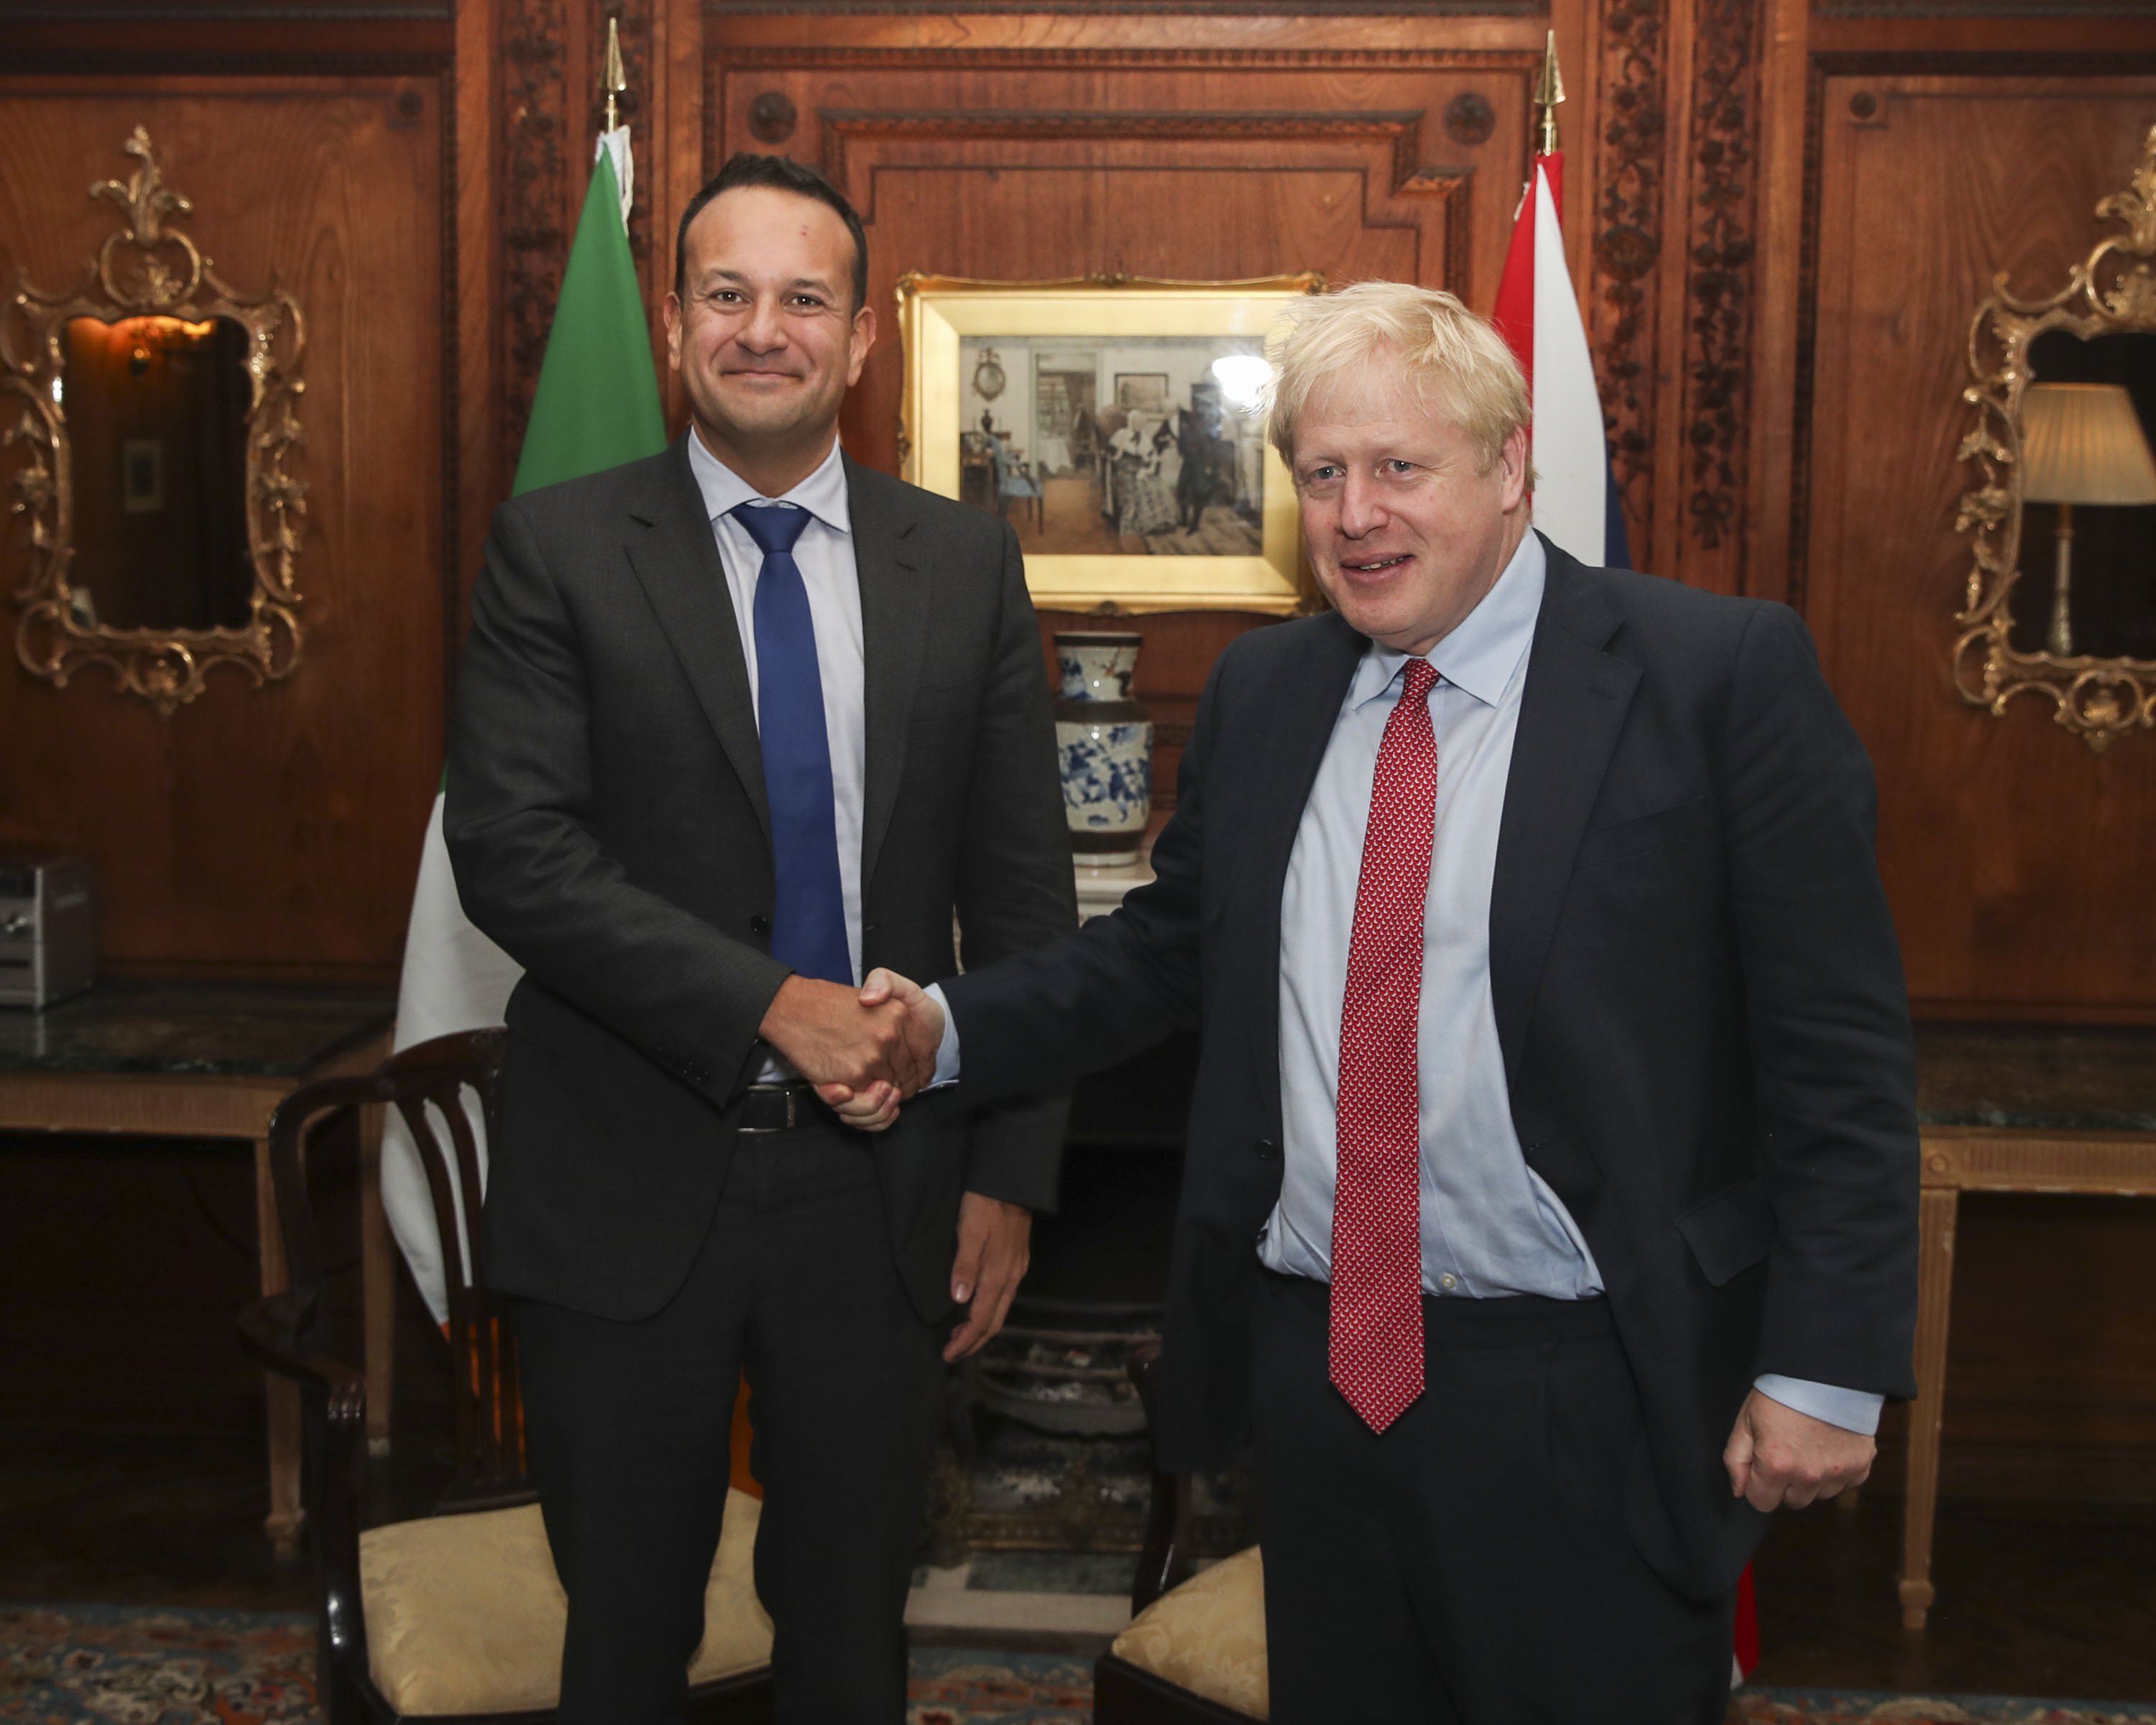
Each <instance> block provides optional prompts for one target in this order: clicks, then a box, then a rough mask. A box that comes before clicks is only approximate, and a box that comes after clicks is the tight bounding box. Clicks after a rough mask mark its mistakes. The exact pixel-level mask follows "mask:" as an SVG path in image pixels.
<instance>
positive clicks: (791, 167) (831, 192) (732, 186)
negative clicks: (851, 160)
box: [674, 150, 869, 311]
mask: <svg viewBox="0 0 2156 1725" xmlns="http://www.w3.org/2000/svg"><path fill="white" fill-rule="evenodd" d="M743 186H769V187H772V188H773V190H774V191H779V192H791V193H793V194H794V195H795V196H796V197H798V198H814V200H815V201H816V202H817V203H820V204H824V205H826V206H828V207H829V208H832V209H834V210H836V211H837V212H838V213H839V220H840V221H842V222H844V223H845V224H846V232H847V233H849V234H851V235H853V237H854V310H855V311H860V309H861V307H862V306H864V305H867V304H868V302H869V237H868V234H866V233H865V232H864V231H863V229H862V227H861V218H860V217H859V216H857V215H855V213H854V207H853V205H851V204H850V203H847V202H846V194H845V193H843V192H841V191H840V190H839V188H838V187H836V186H834V185H833V184H832V183H831V182H829V180H827V179H825V178H824V176H823V175H822V174H820V173H819V172H817V171H816V170H815V169H814V168H813V167H809V166H808V163H807V162H796V161H795V160H794V159H793V157H791V156H759V155H757V153H756V152H755V151H753V150H737V151H734V153H733V154H732V155H731V156H730V157H727V158H726V166H725V167H722V168H721V169H720V170H719V173H718V177H717V178H716V179H715V180H712V181H711V182H710V183H709V184H707V185H706V187H704V189H703V190H702V191H701V192H699V193H697V194H696V196H695V197H694V198H690V200H689V207H688V208H686V209H685V210H683V211H682V212H681V225H680V228H678V229H676V230H675V235H674V296H675V298H676V299H677V300H678V299H686V298H687V297H688V280H689V224H690V223H691V222H693V221H695V220H696V218H697V217H698V216H700V215H701V214H702V213H703V210H704V206H705V205H706V204H707V203H710V202H711V200H712V199H713V198H718V197H721V196H722V195H723V194H725V193H728V192H733V191H737V190H738V189H739V188H740V187H743Z"/></svg>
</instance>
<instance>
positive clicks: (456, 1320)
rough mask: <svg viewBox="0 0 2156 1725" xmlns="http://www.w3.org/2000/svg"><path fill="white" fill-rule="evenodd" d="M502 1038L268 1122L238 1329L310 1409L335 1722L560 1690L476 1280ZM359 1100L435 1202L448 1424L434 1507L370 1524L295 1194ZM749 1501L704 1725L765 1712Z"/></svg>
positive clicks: (541, 1534) (722, 1566)
mask: <svg viewBox="0 0 2156 1725" xmlns="http://www.w3.org/2000/svg"><path fill="white" fill-rule="evenodd" d="M505 1039H506V1033H505V1032H503V1031H500V1030H480V1031H473V1032H469V1033H467V1034H463V1035H457V1036H444V1037H441V1038H439V1039H438V1040H434V1041H432V1042H425V1043H421V1044H420V1045H418V1046H417V1047H414V1048H409V1049H407V1050H404V1051H403V1053H402V1054H399V1055H394V1056H393V1057H392V1058H391V1059H390V1060H388V1061H387V1062H386V1063H385V1064H384V1065H382V1066H381V1067H379V1068H377V1070H375V1071H374V1072H373V1073H372V1075H370V1076H365V1077H357V1078H333V1079H325V1080H323V1081H321V1082H319V1083H316V1084H310V1085H306V1086H302V1087H301V1088H300V1089H299V1090H297V1091H294V1092H293V1093H292V1095H290V1096H288V1097H286V1098H285V1101H283V1102H282V1103H281V1104H280V1106H279V1107H278V1109H277V1111H276V1113H275V1115H274V1116H273V1117H271V1120H270V1124H269V1140H270V1148H269V1156H270V1165H271V1169H272V1173H273V1178H274V1180H275V1194H276V1203H277V1220H278V1225H279V1227H280V1230H281V1232H282V1234H283V1236H284V1243H285V1260H286V1263H287V1265H288V1266H289V1268H290V1281H291V1286H290V1291H289V1292H286V1293H283V1294H278V1295H274V1296H269V1297H268V1298H265V1299H263V1300H259V1301H256V1302H255V1303H254V1305H252V1306H250V1307H248V1308H247V1310H246V1311H245V1312H243V1313H242V1314H241V1315H240V1319H239V1332H240V1338H241V1341H242V1343H243V1344H244V1346H245V1347H246V1348H247V1349H248V1351H249V1353H253V1354H254V1355H255V1356H256V1357H257V1358H259V1359H260V1360H262V1362H263V1363H264V1364H265V1365H266V1366H268V1367H269V1369H270V1370H271V1371H273V1372H277V1373H281V1374H282V1375H283V1376H285V1377H286V1378H291V1379H292V1380H294V1381H295V1383H297V1384H298V1385H299V1386H300V1394H301V1398H302V1401H303V1404H304V1406H305V1410H306V1428H307V1440H308V1445H307V1457H308V1464H309V1465H308V1469H307V1481H306V1493H305V1502H306V1511H307V1521H306V1526H307V1529H308V1532H309V1533H310V1535H311V1540H312V1543H313V1548H314V1555H315V1560H316V1566H317V1571H318V1574H319V1579H320V1594H321V1631H320V1639H319V1641H318V1655H317V1660H318V1662H317V1675H316V1687H317V1690H318V1692H319V1694H320V1698H321V1707H322V1711H323V1713H324V1715H325V1716H326V1718H327V1719H328V1721H329V1722H330V1725H362V1722H364V1725H387V1722H390V1721H404V1720H410V1721H428V1722H432V1725H482V1722H483V1725H540V1722H542V1721H545V1720H547V1719H550V1718H551V1717H552V1711H553V1708H554V1706H555V1703H556V1702H557V1699H558V1696H559V1679H560V1672H561V1660H562V1635H563V1631H564V1628H565V1625H566V1623H567V1601H566V1599H564V1597H563V1594H562V1587H561V1584H560V1582H559V1581H558V1580H557V1579H556V1577H555V1574H554V1567H553V1563H552V1559H551V1558H550V1557H549V1555H548V1553H547V1535H546V1529H545V1527H544V1526H543V1525H542V1522H541V1520H540V1515H539V1505H538V1501H537V1497H536V1494H535V1493H534V1492H533V1491H532V1490H531V1483H530V1481H529V1478H528V1476H527V1475H526V1457H525V1446H524V1430H523V1418H522V1410H521V1404H520V1402H519V1400H518V1394H517V1373H516V1341H515V1337H513V1336H512V1334H511V1331H510V1327H509V1322H508V1318H507V1315H506V1311H505V1310H504V1305H503V1302H502V1301H500V1298H499V1297H498V1296H495V1294H493V1293H492V1292H491V1291H489V1289H488V1287H487V1286H486V1271H485V1250H484V1247H483V1243H482V1241H481V1240H480V1235H479V1230H478V1228H477V1225H476V1224H477V1221H478V1217H479V1214H480V1162H479V1156H478V1153H477V1144H476V1142H475V1134H474V1132H473V1130H472V1118H471V1117H470V1115H469V1114H468V1113H467V1111H466V1106H465V1099H466V1098H467V1097H470V1098H471V1099H473V1101H475V1103H476V1105H477V1107H478V1110H479V1117H480V1120H481V1121H482V1122H484V1124H485V1128H486V1132H487V1135H488V1142H490V1143H491V1144H495V1145H497V1146H498V1145H499V1143H500V1140H499V1138H498V1137H495V1106H494V1102H495V1080H496V1077H497V1075H498V1074H499V1072H500V1065H501V1058H502V1051H503V1047H504V1043H505ZM367 1106H386V1107H393V1108H395V1109H396V1110H397V1111H398V1113H399V1114H400V1115H401V1116H402V1117H403V1120H404V1122H405V1124H406V1125H407V1126H408V1127H410V1129H411V1133H412V1138H413V1143H414V1144H415V1145H416V1146H417V1147H418V1152H419V1157H420V1161H421V1163H422V1165H423V1168H424V1169H425V1171H426V1176H427V1182H428V1186H429V1190H430V1191H431V1193H432V1194H433V1197H434V1214H435V1217H436V1219H437V1224H438V1225H439V1228H440V1230H441V1236H442V1254H441V1261H442V1265H443V1267H444V1274H445V1276H446V1277H447V1279H448V1283H449V1324H448V1335H447V1341H448V1345H449V1358H450V1362H451V1370H450V1378H451V1381H452V1385H453V1389H452V1400H453V1408H454V1422H455V1423H454V1435H455V1457H456V1472H455V1476H454V1480H453V1481H452V1483H451V1484H450V1486H449V1488H448V1490H447V1491H445V1492H444V1497H443V1500H442V1502H441V1503H440V1505H439V1507H438V1509H437V1512H435V1513H434V1515H432V1516H429V1517H423V1518H421V1519H418V1520H416V1521H405V1522H390V1523H388V1524H385V1525H382V1526H377V1527H364V1526H362V1512H361V1503H362V1491H361V1469H362V1466H363V1461H362V1456H363V1454H364V1450H365V1443H364V1418H365V1409H366V1380H365V1378H363V1377H362V1374H361V1373H360V1372H359V1371H358V1370H357V1368H355V1367H354V1366H352V1364H350V1363H347V1362H346V1361H344V1360H341V1359H339V1358H334V1357H332V1356H331V1355H330V1354H329V1353H325V1352H323V1351H321V1349H322V1343H321V1330H322V1327H323V1325H322V1317H323V1303H322V1254H321V1242H320V1240H319V1237H318V1234H317V1230H316V1222H315V1213H314V1209H313V1206H312V1204H311V1202H310V1199H309V1196H308V1189H307V1181H308V1178H309V1176H310V1174H312V1175H314V1176H316V1177H317V1178H319V1177H321V1175H322V1174H323V1173H325V1172H326V1170H325V1168H323V1167H322V1165H321V1164H322V1163H325V1162H326V1160H327V1159H328V1158H329V1154H330V1152H331V1147H332V1146H333V1145H335V1144H336V1143H338V1142H341V1138H340V1136H339V1135H335V1134H322V1133H314V1134H312V1136H311V1134H310V1128H311V1127H315V1126H316V1125H318V1124H321V1123H323V1122H326V1121H328V1120H330V1119H331V1118H332V1117H336V1116H338V1115H340V1114H344V1113H348V1112H349V1111H352V1110H353V1109H356V1108H361V1107H367ZM342 1137H344V1138H356V1137H357V1134H345V1135H342ZM310 1162H312V1163H314V1164H315V1165H314V1166H313V1167H310V1166H309V1163H310ZM460 1219H464V1220H469V1222H470V1224H472V1225H470V1227H466V1226H465V1225H463V1221H462V1220H460ZM761 1509H762V1504H761V1503H760V1502H758V1501H757V1499H756V1498H754V1497H750V1496H748V1495H747V1494H746V1493H743V1492H740V1491H736V1492H734V1493H733V1494H732V1496H731V1498H730V1499H729V1501H728V1502H727V1505H726V1522H725V1527H726V1532H725V1535H724V1538H722V1539H721V1542H720V1545H719V1551H718V1557H717V1560H716V1563H714V1564H713V1566H712V1569H711V1582H710V1584H709V1587H708V1589H706V1594H705V1598H704V1640H703V1645H702V1646H701V1647H700V1648H699V1649H698V1651H697V1653H696V1659H695V1660H694V1661H693V1662H692V1664H691V1666H690V1674H689V1675H690V1707H689V1717H690V1719H691V1720H692V1721H696V1722H698V1725H751V1722H757V1725H762V1722H766V1721H768V1720H769V1719H770V1717H771V1716H772V1715H771V1687H770V1657H771V1623H770V1620H769V1619H767V1617H766V1616H765V1615H763V1611H762V1608H761V1607H760V1606H759V1605H758V1604H757V1599H756V1591H755V1587H754V1585H753V1583H752V1578H751V1573H750V1559H751V1554H752V1551H753V1549H754V1546H755V1543H756V1524H757V1515H758V1512H760V1511H761Z"/></svg>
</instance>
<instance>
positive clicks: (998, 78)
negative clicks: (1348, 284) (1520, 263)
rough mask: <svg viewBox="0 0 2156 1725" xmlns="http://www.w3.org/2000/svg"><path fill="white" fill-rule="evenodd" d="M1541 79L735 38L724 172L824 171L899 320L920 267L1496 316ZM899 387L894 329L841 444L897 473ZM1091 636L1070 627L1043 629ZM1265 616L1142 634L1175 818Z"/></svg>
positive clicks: (1364, 59)
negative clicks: (1391, 292)
mask: <svg viewBox="0 0 2156 1725" xmlns="http://www.w3.org/2000/svg"><path fill="white" fill-rule="evenodd" d="M1538 64H1539V57H1538V55H1537V54H1535V53H1534V52H1533V51H1532V49H1528V48H1527V46H1526V44H1524V43H1522V44H1520V45H1517V46H1503V45H1493V46H1491V47H1487V48H1485V49H1481V50H1479V51H1477V50H1445V49H1428V48H1424V49H1403V50H1400V51H1395V52H1391V53H1383V54H1379V53H1373V52H1357V51H1354V50H1352V49H1349V50H1342V49H1296V48H1276V49H1247V50H1243V51H1240V52H1232V51H1221V50H1218V49H1210V48H1199V47H1196V46H1193V47H1192V48H1190V49H1183V50H1178V49H1173V48H1154V49H1134V48H1129V47H1121V48H1118V47H1112V46H1111V47H1104V48H1102V49H1099V50H1098V51H1093V52H1083V51H1080V50H1077V49H1071V48H1069V47H1067V46H1065V45H1063V44H1057V45H1056V46H1054V47H1042V48H1038V49H1025V48H1023V47H998V48H983V49H973V50H963V49H962V50H958V51H944V52H940V53H939V52H932V51H924V50H921V49H895V48H890V47H879V46H860V47H855V48H851V49H847V48H839V47H832V46H828V45H810V44H806V43H803V44H800V45H798V46H795V47H787V46H784V45H773V44H769V43H762V44H756V45H749V46H737V45H732V44H728V43H726V42H725V41H723V40H721V41H717V42H715V43H714V44H713V46H712V49H711V55H710V60H709V65H710V71H709V75H708V79H707V99H706V113H705V123H706V140H707V141H706V165H707V167H710V168H711V169H712V170H714V171H716V167H717V166H718V165H719V163H721V162H723V161H724V159H725V157H726V156H727V155H728V154H730V153H731V151H734V150H737V149H756V150H767V149H772V148H774V147H776V148H781V149H783V150H785V151H788V153H790V154H793V155H794V156H796V157H802V158H803V159H805V160H809V161H814V162H818V163H819V165H820V166H821V167H823V168H824V170H825V172H828V173H829V174H830V176H831V177H832V178H833V179H834V181H835V182H837V183H838V184H839V186H840V187H842V188H843V189H844V191H845V192H846V193H847V195H848V197H849V198H851V199H852V200H853V201H854V203H855V205H856V206H857V207H858V208H859V209H860V212H861V216H862V219H863V221H864V223H865V225H866V228H867V230H868V235H869V248H870V303H871V304H873V305H875V307H876V309H877V311H878V313H879V315H880V316H884V317H885V318H886V320H888V319H889V317H890V312H891V307H892V305H893V290H894V287H895V285H896V280H897V278H898V276H899V275H901V274H902V273H903V272H905V271H907V270H923V271H927V272H931V273H934V274H939V275H961V276H973V277H982V278H987V279H989V280H1050V279H1054V278H1057V277H1066V276H1078V275H1100V274H1122V275H1151V276H1159V277H1165V278H1168V279H1171V280H1235V279H1239V278H1246V277H1251V276H1260V275H1284V274H1289V273H1292V272H1295V271H1299V270H1317V271H1319V272H1321V273H1322V274H1323V275H1325V276H1326V277H1327V279H1328V280H1332V281H1335V282H1342V281H1352V280H1361V279H1367V278H1372V277H1389V278H1393V279H1395V280H1417V281H1423V282H1426V283H1429V284H1430V285H1434V286H1443V287H1448V288H1450V289H1451V290H1453V291H1455V292H1456V293H1459V294H1460V295H1462V296H1463V297H1464V298H1466V299H1467V300H1469V301H1470V303H1471V304H1476V305H1486V304H1487V303H1488V302H1489V300H1491V297H1492V296H1493V295H1495V293H1496V282H1497V275H1498V273H1499V271H1500V270H1501V268H1502V264H1503V259H1504V248H1505V244H1506V242H1507V238H1508V236H1509V233H1510V224H1511V217H1512V208H1513V203H1514V202H1515V200H1516V198H1517V191H1518V187H1519V185H1520V183H1521V181H1522V178H1523V177H1524V176H1525V173H1526V163H1527V131H1528V126H1527V121H1528V100H1529V95H1530V92H1531V89H1532V78H1533V74H1534V72H1535V69H1537V66H1538ZM901 375H902V355H901V351H900V347H899V344H898V342H897V340H896V328H895V325H894V324H893V323H891V322H890V321H886V322H885V326H884V331H883V335H882V338H881V340H880V342H879V344H878V349H877V351H876V352H875V354H873V355H872V356H871V357H870V362H869V366H868V368H867V370H866V371H865V373H864V374H863V377H862V381H861V383H860V387H859V388H857V389H856V390H855V392H854V393H853V395H852V396H851V398H850V399H849V401H848V403H847V409H846V415H845V419H844V437H845V439H846V443H847V445H848V447H849V448H850V449H851V450H852V451H853V453H854V454H855V455H856V456H858V457H859V458H860V459H863V460H865V461H866V462H868V463H869V464H870V465H872V466H879V467H882V468H885V469H886V470H896V468H897V466H898V463H899V454H900V452H899V429H900V427H899V389H900V381H901ZM1079 621H1080V619H1076V618H1074V617H1072V616H1070V615H1069V614H1046V615H1044V617H1043V619H1042V631H1043V634H1044V635H1045V634H1048V633H1050V632H1052V631H1053V630H1054V629H1056V628H1058V627H1065V628H1067V627H1070V626H1071V625H1072V624H1075V623H1077V622H1079ZM1091 621H1092V623H1093V624H1094V626H1096V627H1097V626H1098V619H1097V618H1096V619H1091ZM1263 621H1264V619H1260V618H1257V617H1254V616H1248V615H1241V614H1210V615H1206V614H1166V615H1156V616H1142V617H1139V618H1137V619H1127V626H1129V627H1132V628H1135V629H1137V630H1139V631H1140V632H1141V633H1142V634H1144V635H1145V636H1146V637H1147V646H1146V649H1145V651H1144V653H1143V655H1142V657H1141V660H1140V664H1139V677H1138V693H1139V695H1140V696H1142V698H1143V699H1145V700H1146V701H1147V703H1148V705H1149V706H1151V708H1152V712H1153V716H1154V718H1155V720H1156V721H1157V722H1158V747H1157V748H1156V750H1155V757H1154V786H1155V797H1156V801H1157V803H1158V804H1159V805H1161V806H1163V807H1165V806H1167V805H1168V803H1171V802H1172V800H1173V791H1174V782H1175V771H1176V767H1177V764H1178V761H1179V759H1180V756H1181V750H1182V743H1183V739H1184V738H1185V737H1187V736H1188V727H1189V723H1190V721H1191V719H1192V718H1193V716H1194V714H1195V711H1196V707H1197V696H1198V694H1199V690H1200V689H1201V688H1202V687H1203V685H1204V680H1205V675H1206V673H1207V671H1208V670H1209V669H1210V668H1211V665H1212V662H1213V660H1214V659H1215V658H1216V657H1218V656H1219V652H1220V650H1221V649H1222V648H1223V647H1224V646H1225V645H1226V644H1227V643H1228V642H1229V641H1230V640H1232V639H1234V638H1235V635H1237V634H1240V633H1241V632H1242V631H1243V630H1244V629H1249V628H1253V627H1257V626H1260V624H1262V622H1263Z"/></svg>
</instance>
